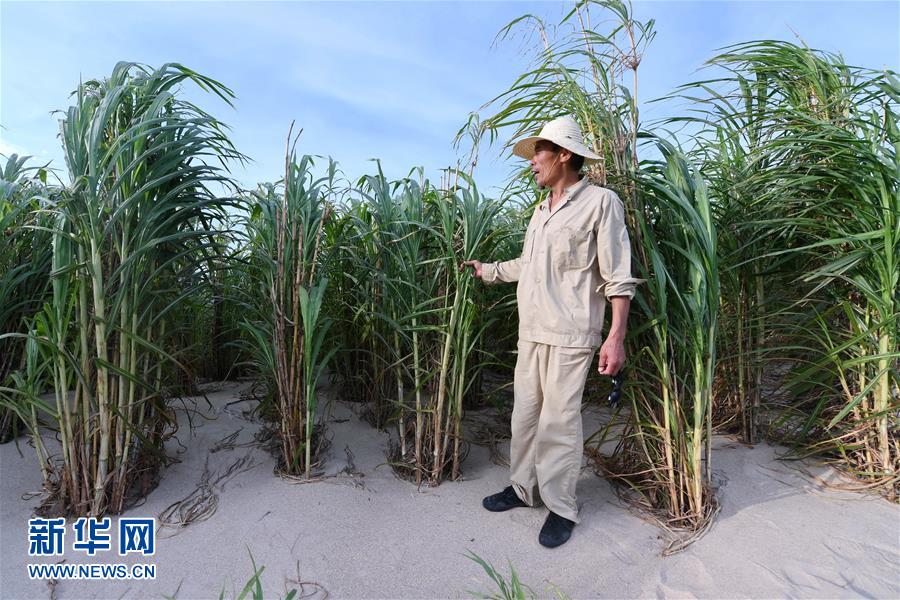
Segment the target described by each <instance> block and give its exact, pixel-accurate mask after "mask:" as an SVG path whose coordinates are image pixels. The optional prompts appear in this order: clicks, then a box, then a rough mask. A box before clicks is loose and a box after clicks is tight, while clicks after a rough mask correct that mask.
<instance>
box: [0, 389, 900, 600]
mask: <svg viewBox="0 0 900 600" xmlns="http://www.w3.org/2000/svg"><path fill="white" fill-rule="evenodd" d="M216 387H217V388H218V391H215V392H211V393H208V397H209V399H210V401H211V406H207V405H206V404H205V402H202V401H201V402H199V403H198V404H197V407H198V410H199V414H194V415H193V423H194V425H195V428H194V429H193V433H191V432H190V431H189V429H188V427H187V423H186V421H185V415H184V414H183V415H182V417H181V419H182V423H183V427H182V429H181V431H180V433H179V440H180V442H181V444H183V447H181V446H179V445H178V444H174V443H173V444H172V445H171V447H170V450H171V452H173V453H175V452H178V453H179V458H180V460H181V462H179V463H177V464H174V465H172V466H170V467H168V468H167V469H166V470H165V471H164V473H163V477H162V481H161V483H160V485H159V487H157V488H156V489H155V490H154V491H153V492H152V493H151V494H150V495H149V497H148V498H147V499H146V502H145V503H144V504H143V505H141V506H139V507H135V508H133V509H131V510H129V511H127V513H126V515H125V516H136V517H147V516H153V517H157V516H159V515H160V513H162V512H163V511H164V510H165V509H166V508H167V507H168V506H170V505H171V504H172V503H173V502H175V501H177V500H179V499H181V498H183V497H185V496H186V495H187V494H189V493H190V492H191V491H192V490H194V489H195V488H196V487H197V484H198V482H199V480H200V479H201V476H202V473H203V471H204V466H205V465H208V468H209V470H210V472H215V473H222V472H223V471H224V470H225V469H227V467H228V466H230V465H232V464H234V463H235V462H236V461H237V460H238V459H244V461H245V465H244V467H245V470H243V471H241V472H238V473H236V474H234V475H233V476H232V477H231V478H230V479H227V481H224V482H222V483H221V484H220V485H218V486H213V491H214V492H215V494H216V495H217V499H218V507H217V510H216V512H215V513H214V514H213V515H212V516H211V517H210V518H209V519H207V520H205V521H202V522H195V523H193V524H191V525H189V526H188V527H186V528H183V529H178V530H169V529H165V528H163V529H161V530H160V532H159V535H158V536H157V552H156V556H155V557H153V558H152V562H153V563H155V564H156V566H157V577H156V579H155V580H154V581H149V582H133V581H132V582H109V581H106V582H96V581H61V582H59V583H58V584H56V585H55V586H48V584H47V582H45V581H32V580H29V579H28V576H27V572H26V566H25V565H26V564H27V563H28V562H56V561H57V560H59V558H56V559H49V558H45V559H29V557H28V556H27V548H28V541H27V521H28V519H29V517H30V516H31V515H32V512H33V510H34V508H35V507H36V506H37V505H38V502H39V498H36V497H30V496H28V495H27V494H28V493H29V492H33V491H37V490H38V489H39V487H40V472H39V470H38V468H37V465H36V461H35V458H34V453H33V450H32V448H31V447H30V446H29V445H28V444H27V439H25V438H20V441H19V446H20V449H21V450H22V453H23V456H20V455H19V452H18V451H17V449H16V446H15V445H14V444H6V445H4V446H0V470H2V485H0V597H2V598H3V599H4V600H6V599H18V598H48V597H51V594H55V597H57V598H162V597H165V596H171V597H176V598H180V599H187V598H210V597H218V595H219V593H220V592H222V591H223V590H224V593H225V597H226V598H231V597H234V596H235V595H236V593H237V592H239V591H240V589H241V588H242V587H243V585H244V584H245V582H246V581H247V580H248V579H249V578H250V576H251V575H252V572H253V568H252V565H251V560H250V555H249V553H252V555H253V558H254V560H255V561H256V564H257V565H259V566H264V567H265V570H264V572H263V574H262V577H261V578H262V583H263V585H264V588H265V597H266V598H275V597H278V596H279V595H284V594H285V592H286V590H288V589H291V588H297V589H298V590H300V592H301V593H300V596H304V595H305V597H308V598H325V597H326V596H327V597H329V598H466V597H470V593H469V592H470V591H471V592H478V593H492V592H494V591H495V590H496V588H495V587H493V585H492V583H491V582H490V580H489V579H488V578H487V576H486V575H485V574H484V572H483V571H482V570H481V568H480V567H479V566H478V565H477V564H476V563H474V562H473V561H472V560H470V559H468V558H467V557H466V556H465V554H466V552H467V551H472V552H475V553H476V554H478V555H480V556H481V557H483V558H484V559H486V560H487V561H489V562H491V563H493V564H494V566H495V567H497V568H498V570H500V571H501V572H503V573H505V574H506V575H508V574H509V567H508V561H509V562H511V563H512V564H513V565H514V567H515V569H516V571H517V572H518V574H519V576H520V578H521V579H522V581H523V582H524V583H526V584H528V585H529V586H530V587H531V588H532V589H533V590H534V592H535V593H536V594H537V595H538V597H552V596H553V588H554V586H557V587H558V588H559V589H560V590H562V591H563V592H565V593H566V594H568V595H569V596H570V597H572V598H594V597H604V598H632V597H634V598H638V597H639V598H654V597H656V598H694V597H696V598H748V597H749V598H845V597H877V598H900V507H898V506H897V505H893V504H891V503H889V502H887V501H885V500H883V499H881V498H879V497H877V496H871V495H865V494H860V493H850V492H841V491H836V490H834V489H831V488H829V487H826V486H824V485H822V483H821V482H820V481H819V480H818V478H825V479H830V480H832V481H837V480H838V477H837V475H836V474H835V473H834V472H833V471H832V470H830V469H829V468H827V467H822V466H812V467H808V468H809V469H811V471H812V473H811V474H812V475H814V476H815V477H811V476H810V474H807V473H803V472H801V471H799V470H797V469H796V468H795V467H794V466H793V465H792V464H788V463H783V462H781V461H778V460H777V455H778V452H779V450H778V449H777V448H773V447H770V446H767V445H758V446H756V447H753V448H749V447H747V446H744V445H741V444H738V443H736V442H734V441H733V440H730V439H728V438H724V437H717V438H716V440H715V452H714V455H713V463H714V464H713V466H714V472H715V474H716V479H717V481H718V482H720V489H719V492H718V497H719V499H720V502H721V505H722V508H721V512H720V514H719V515H718V518H717V519H716V521H715V524H714V525H713V526H712V528H711V529H710V530H709V532H708V533H707V534H706V535H705V536H704V537H703V538H702V539H700V540H699V541H698V542H696V543H695V544H693V545H691V546H690V547H688V548H687V549H686V550H685V551H683V552H681V553H679V554H676V555H674V556H669V557H663V556H661V551H662V549H663V547H664V540H663V539H661V537H660V536H661V535H662V532H661V531H660V530H659V529H658V528H656V527H655V526H653V525H652V524H650V523H648V522H647V521H645V520H643V519H642V518H640V517H639V516H638V515H636V514H634V513H633V512H632V511H630V510H629V509H628V508H627V507H626V506H624V505H623V504H622V502H621V501H620V500H619V499H618V497H617V495H616V493H615V491H614V490H613V488H612V487H611V485H610V484H609V483H608V482H607V481H605V480H603V479H601V478H598V477H597V476H596V475H594V474H593V472H592V471H591V470H590V469H587V468H585V469H584V470H583V472H582V475H581V479H580V481H579V487H578V493H579V502H580V516H581V519H582V522H581V524H579V525H578V526H577V527H576V528H575V531H574V533H573V536H572V539H571V540H570V541H569V542H568V543H567V544H565V545H564V546H562V547H560V548H556V549H552V550H551V549H546V548H543V547H542V546H540V545H539V544H538V541H537V536H538V531H539V530H540V527H541V524H542V523H543V521H544V518H545V516H546V510H545V509H542V508H537V509H515V510H512V511H508V512H505V513H490V512H487V511H485V510H484V509H483V508H482V507H481V498H482V497H483V496H485V495H487V494H490V493H494V492H496V491H499V490H500V489H502V488H503V487H504V486H505V485H507V483H508V481H507V475H508V471H507V470H506V469H505V468H503V467H500V466H498V465H496V464H494V463H493V462H491V460H490V457H489V452H488V450H487V449H486V448H484V447H480V446H474V445H473V446H472V447H471V452H470V453H469V456H468V458H467V460H466V462H465V464H464V473H465V477H464V480H463V481H459V482H448V483H445V484H443V485H441V486H440V487H437V488H425V487H423V488H421V489H417V488H416V487H415V485H413V484H411V483H409V482H406V481H402V480H400V479H398V478H397V477H396V476H395V475H394V473H393V471H392V469H391V468H390V467H389V466H388V465H387V464H385V463H386V457H385V450H386V448H387V444H388V441H389V436H388V434H387V433H384V432H380V431H377V430H375V429H373V428H372V427H371V426H370V425H368V424H367V423H366V422H364V421H363V420H361V419H360V418H359V416H358V415H357V412H358V408H359V407H358V406H356V405H350V404H346V403H343V402H339V401H335V402H333V403H332V408H331V417H330V422H329V425H328V428H329V435H331V436H332V437H333V439H332V443H331V447H330V450H329V452H328V458H327V462H326V465H325V466H326V475H328V477H326V478H324V479H322V480H320V481H317V482H314V483H304V484H296V483H292V482H290V481H287V480H284V479H282V478H279V477H277V476H275V475H273V466H274V459H273V458H272V457H271V456H270V455H269V454H267V453H266V452H264V451H263V450H261V449H259V448H256V447H254V446H253V445H252V444H248V445H246V446H238V447H235V448H230V449H223V450H219V451H217V452H212V453H211V452H210V449H212V448H215V446H216V444H217V442H220V441H221V440H222V439H223V438H225V437H226V436H229V435H230V434H233V433H234V432H236V431H238V430H240V433H238V435H237V436H236V438H235V440H234V441H235V443H236V444H243V443H248V442H251V441H252V438H253V433H254V432H255V431H256V429H257V428H258V427H259V424H258V423H254V422H251V421H248V420H246V419H245V418H243V417H242V415H241V408H242V406H243V407H246V406H248V404H233V405H231V406H228V407H227V408H226V405H227V404H228V403H230V402H233V401H234V400H235V399H237V398H238V394H239V392H240V391H241V389H242V388H244V387H246V384H235V383H225V384H220V385H217V386H216ZM599 419H602V414H600V413H599V412H598V409H596V408H593V407H591V408H588V409H587V410H586V426H585V430H586V431H588V432H589V431H591V430H592V429H591V428H590V427H589V424H590V423H596V422H597V421H598V420H599ZM507 445H508V444H507ZM348 449H349V452H350V453H351V454H348V452H347V450H348ZM506 450H508V448H505V449H504V451H506ZM351 455H352V460H351V461H348V457H349V456H351ZM207 460H208V463H207ZM23 495H24V496H23ZM114 522H115V519H114ZM173 533H174V534H175V535H172V534H173ZM67 537H68V538H69V539H68V540H67V545H68V546H69V550H68V551H67V554H66V556H65V558H66V561H67V562H68V563H85V562H91V561H92V559H89V558H88V557H87V556H86V555H85V554H83V553H80V552H73V551H72V550H71V533H69V534H67ZM93 560H94V562H116V561H119V560H122V561H124V562H128V563H132V562H138V561H139V560H140V561H141V562H147V560H148V559H145V558H143V557H142V558H141V559H137V558H135V557H134V556H133V555H130V556H129V557H127V559H119V558H118V557H116V556H115V554H114V551H113V552H112V553H101V554H98V556H97V558H96V559H93ZM297 582H302V584H298V583H297Z"/></svg>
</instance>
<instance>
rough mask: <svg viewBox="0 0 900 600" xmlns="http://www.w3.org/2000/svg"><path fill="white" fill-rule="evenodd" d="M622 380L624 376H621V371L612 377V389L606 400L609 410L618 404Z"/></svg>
mask: <svg viewBox="0 0 900 600" xmlns="http://www.w3.org/2000/svg"><path fill="white" fill-rule="evenodd" d="M624 380H625V376H624V375H623V374H622V371H619V372H618V373H616V374H615V375H613V376H612V384H613V389H612V391H611V392H610V393H609V396H607V398H606V402H607V403H608V404H609V407H610V408H615V407H616V406H617V405H618V404H619V398H621V397H622V382H623V381H624Z"/></svg>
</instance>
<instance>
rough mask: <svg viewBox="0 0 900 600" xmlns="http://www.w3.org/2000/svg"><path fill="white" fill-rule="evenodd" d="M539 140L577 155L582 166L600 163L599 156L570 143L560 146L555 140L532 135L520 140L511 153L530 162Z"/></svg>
mask: <svg viewBox="0 0 900 600" xmlns="http://www.w3.org/2000/svg"><path fill="white" fill-rule="evenodd" d="M541 140H546V141H548V142H553V143H554V144H556V145H557V146H559V147H561V148H565V149H566V150H568V151H569V152H571V153H572V154H577V155H578V156H583V157H584V164H586V165H592V164H594V163H596V162H599V161H600V156H598V155H596V154H594V153H593V152H591V151H590V150H588V149H587V148H586V147H584V146H580V147H579V145H576V144H572V143H571V142H569V143H567V144H560V143H559V142H558V141H556V140H551V139H549V138H544V137H540V136H538V135H533V136H531V137H527V138H522V139H521V140H519V141H518V142H516V143H515V145H513V149H512V153H513V154H514V155H516V156H518V157H519V158H524V159H525V160H531V159H532V158H534V146H535V144H537V143H538V142H539V141H541Z"/></svg>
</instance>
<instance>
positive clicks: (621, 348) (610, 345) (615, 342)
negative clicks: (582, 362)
mask: <svg viewBox="0 0 900 600" xmlns="http://www.w3.org/2000/svg"><path fill="white" fill-rule="evenodd" d="M624 364H625V340H620V339H614V338H606V341H604V342H603V345H602V346H600V360H599V361H598V363H597V371H598V372H599V373H600V374H601V375H610V376H612V375H615V374H616V373H618V372H619V370H620V369H621V368H622V365H624Z"/></svg>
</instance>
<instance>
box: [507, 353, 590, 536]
mask: <svg viewBox="0 0 900 600" xmlns="http://www.w3.org/2000/svg"><path fill="white" fill-rule="evenodd" d="M518 347H519V356H518V360H517V361H516V372H515V381H514V383H513V389H514V396H515V403H514V404H513V413H512V441H511V443H510V451H509V462H510V479H511V480H512V484H513V488H514V489H515V490H516V493H517V494H518V495H519V497H520V498H521V499H522V500H523V501H524V502H525V503H526V504H528V505H529V506H534V504H535V498H534V488H535V486H537V488H538V491H539V493H540V499H541V500H542V501H543V503H544V505H545V506H546V507H547V508H548V509H550V510H551V511H553V512H555V513H556V514H558V515H559V516H561V517H565V518H566V519H569V520H571V521H575V522H576V523H577V522H578V506H577V504H576V503H575V486H576V484H577V483H578V475H579V474H580V472H581V455H582V448H583V445H584V435H583V432H582V427H581V395H582V393H583V391H584V382H585V380H586V379H587V374H588V369H589V368H590V366H591V362H592V359H593V357H594V349H593V348H567V347H563V346H548V345H547V344H539V343H536V342H526V341H522V340H519V344H518Z"/></svg>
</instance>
